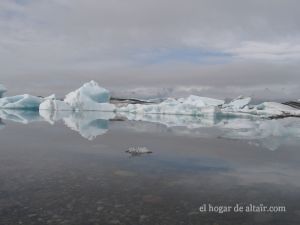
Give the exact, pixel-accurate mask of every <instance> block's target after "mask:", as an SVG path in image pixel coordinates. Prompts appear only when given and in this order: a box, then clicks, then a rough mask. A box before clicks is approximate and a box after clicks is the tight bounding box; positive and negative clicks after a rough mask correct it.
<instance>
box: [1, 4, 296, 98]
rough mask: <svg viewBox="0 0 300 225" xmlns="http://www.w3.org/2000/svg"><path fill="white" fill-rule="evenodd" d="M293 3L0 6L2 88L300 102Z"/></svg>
mask: <svg viewBox="0 0 300 225" xmlns="http://www.w3.org/2000/svg"><path fill="white" fill-rule="evenodd" d="M299 8H300V3H299V1H297V0H251V1H250V0H249V1H241V0H186V1H182V0H126V1H125V0H109V1H104V0H1V1H0V68H1V71H0V83H3V84H4V85H6V86H7V88H8V89H9V91H10V92H9V93H10V94H16V93H23V92H28V93H31V94H41V95H46V94H51V92H57V93H58V94H59V95H63V94H64V93H66V92H68V91H70V90H71V89H73V88H75V87H78V86H80V85H81V84H82V82H84V81H86V80H90V79H94V80H96V81H98V82H99V83H100V84H101V85H102V86H104V87H107V88H110V89H112V90H113V91H114V94H116V95H122V94H126V95H128V94H132V95H135V94H136V95H141V96H143V95H145V96H146V95H153V96H155V95H186V94H187V93H195V94H203V95H207V96H211V97H224V96H226V97H234V96H235V95H239V94H246V95H252V96H254V97H257V98H277V99H285V98H300V90H299V83H300V74H299V71H300V70H299V69H300V64H299V62H300V13H299Z"/></svg>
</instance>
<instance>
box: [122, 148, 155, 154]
mask: <svg viewBox="0 0 300 225" xmlns="http://www.w3.org/2000/svg"><path fill="white" fill-rule="evenodd" d="M126 152H127V153H129V154H131V155H141V154H150V153H152V151H150V150H149V149H148V148H147V147H130V148H129V149H128V150H127V151H126Z"/></svg>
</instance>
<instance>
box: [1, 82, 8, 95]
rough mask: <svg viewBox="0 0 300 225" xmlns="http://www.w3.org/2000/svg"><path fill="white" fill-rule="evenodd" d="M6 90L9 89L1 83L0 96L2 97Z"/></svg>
mask: <svg viewBox="0 0 300 225" xmlns="http://www.w3.org/2000/svg"><path fill="white" fill-rule="evenodd" d="M6 91H7V90H6V88H5V87H4V86H3V85H2V84H0V98H2V96H3V94H4V93H5V92H6Z"/></svg>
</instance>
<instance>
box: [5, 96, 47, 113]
mask: <svg viewBox="0 0 300 225" xmlns="http://www.w3.org/2000/svg"><path fill="white" fill-rule="evenodd" d="M42 101H43V99H42V98H40V97H36V96H32V95H28V94H24V95H16V96H11V97H4V98H1V99H0V108H2V109H30V110H38V109H39V105H40V104H41V102H42Z"/></svg>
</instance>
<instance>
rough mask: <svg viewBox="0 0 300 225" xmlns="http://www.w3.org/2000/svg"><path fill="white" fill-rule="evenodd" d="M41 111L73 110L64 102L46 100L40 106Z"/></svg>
mask: <svg viewBox="0 0 300 225" xmlns="http://www.w3.org/2000/svg"><path fill="white" fill-rule="evenodd" d="M39 110H40V111H41V110H49V111H71V110H72V108H71V106H70V105H68V104H67V103H65V102H64V101H60V100H56V99H49V98H46V100H45V101H43V102H42V103H41V104H40V105H39Z"/></svg>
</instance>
